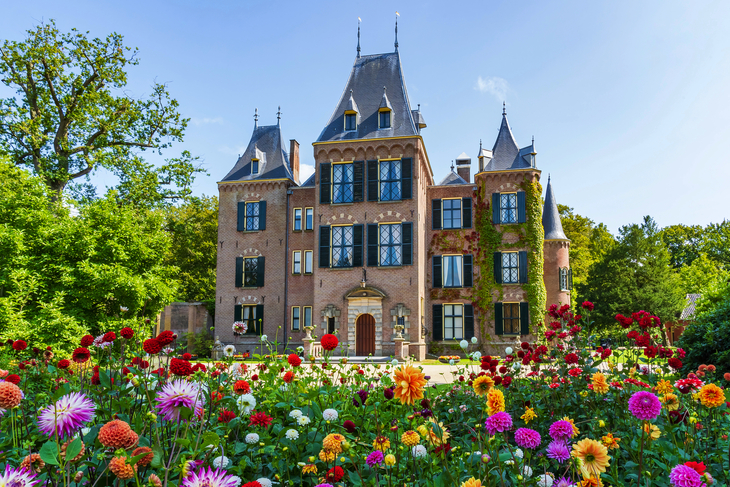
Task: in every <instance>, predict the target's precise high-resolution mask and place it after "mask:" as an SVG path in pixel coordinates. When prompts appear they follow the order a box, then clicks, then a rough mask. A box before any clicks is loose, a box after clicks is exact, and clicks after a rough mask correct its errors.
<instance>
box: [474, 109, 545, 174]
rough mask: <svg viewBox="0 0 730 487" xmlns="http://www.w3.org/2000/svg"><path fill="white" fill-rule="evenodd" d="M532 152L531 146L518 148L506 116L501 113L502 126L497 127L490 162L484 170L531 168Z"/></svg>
mask: <svg viewBox="0 0 730 487" xmlns="http://www.w3.org/2000/svg"><path fill="white" fill-rule="evenodd" d="M533 152H534V148H533V146H532V145H529V146H527V147H523V148H522V149H520V148H519V146H518V145H517V142H516V141H515V137H514V135H512V129H511V128H510V126H509V122H508V121H507V114H506V113H502V125H501V126H500V127H499V134H498V135H497V140H496V141H495V142H494V147H493V148H492V160H491V161H489V164H487V167H486V168H484V170H485V171H504V170H508V169H529V168H531V167H532V163H531V154H532V153H533Z"/></svg>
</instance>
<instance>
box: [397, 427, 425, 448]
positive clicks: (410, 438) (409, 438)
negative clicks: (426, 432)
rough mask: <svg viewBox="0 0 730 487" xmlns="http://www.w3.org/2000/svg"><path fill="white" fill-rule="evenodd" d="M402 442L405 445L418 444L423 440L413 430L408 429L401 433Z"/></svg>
mask: <svg viewBox="0 0 730 487" xmlns="http://www.w3.org/2000/svg"><path fill="white" fill-rule="evenodd" d="M400 442H401V443H403V444H404V445H405V446H416V445H417V444H419V443H420V442H421V436H420V435H419V434H418V433H416V432H415V431H413V430H408V431H406V432H405V433H403V434H402V435H401V437H400Z"/></svg>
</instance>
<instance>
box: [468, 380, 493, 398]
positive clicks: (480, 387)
mask: <svg viewBox="0 0 730 487" xmlns="http://www.w3.org/2000/svg"><path fill="white" fill-rule="evenodd" d="M471 386H472V387H473V388H474V392H476V394H477V396H483V395H484V394H486V393H487V392H489V389H491V388H492V387H494V379H492V378H491V377H489V376H488V375H482V376H479V377H477V378H476V379H474V382H472V384H471Z"/></svg>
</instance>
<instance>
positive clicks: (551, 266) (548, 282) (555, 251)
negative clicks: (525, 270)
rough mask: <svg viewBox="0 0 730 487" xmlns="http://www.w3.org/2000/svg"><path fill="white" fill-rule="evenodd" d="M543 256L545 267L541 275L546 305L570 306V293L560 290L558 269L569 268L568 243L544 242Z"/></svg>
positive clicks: (561, 241) (566, 241) (564, 241)
mask: <svg viewBox="0 0 730 487" xmlns="http://www.w3.org/2000/svg"><path fill="white" fill-rule="evenodd" d="M543 248H544V249H545V250H544V255H545V267H544V269H543V275H544V279H545V291H546V293H547V305H548V306H550V305H551V304H557V305H563V304H570V291H561V290H560V272H559V271H560V268H561V267H565V268H567V267H570V259H569V257H568V252H569V250H570V241H568V240H546V241H545V244H544V245H543Z"/></svg>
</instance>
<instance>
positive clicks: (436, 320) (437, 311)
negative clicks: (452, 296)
mask: <svg viewBox="0 0 730 487" xmlns="http://www.w3.org/2000/svg"><path fill="white" fill-rule="evenodd" d="M443 309H444V306H443V305H442V304H434V305H433V319H432V320H431V321H432V323H433V329H432V330H431V334H432V336H433V341H434V342H440V341H441V340H443V339H444V311H443Z"/></svg>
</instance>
